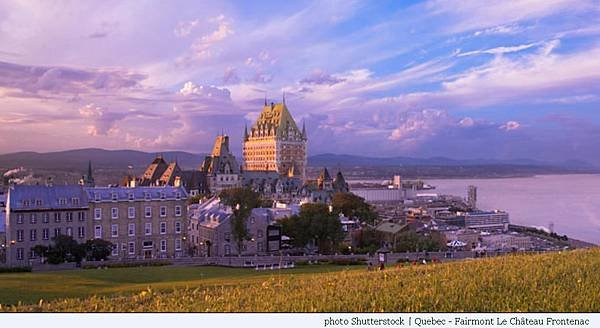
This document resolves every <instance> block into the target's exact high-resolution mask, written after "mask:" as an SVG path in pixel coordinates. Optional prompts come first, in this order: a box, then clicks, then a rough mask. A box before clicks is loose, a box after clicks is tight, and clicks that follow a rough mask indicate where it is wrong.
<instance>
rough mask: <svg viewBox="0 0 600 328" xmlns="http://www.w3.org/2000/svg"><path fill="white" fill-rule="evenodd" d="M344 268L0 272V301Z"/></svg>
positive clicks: (230, 282) (227, 282)
mask: <svg viewBox="0 0 600 328" xmlns="http://www.w3.org/2000/svg"><path fill="white" fill-rule="evenodd" d="M348 268H353V267H343V266H335V265H313V266H300V267H296V268H294V269H284V270H275V271H270V270H269V271H255V270H252V269H242V268H225V267H206V266H196V267H176V266H161V267H134V268H113V269H89V270H74V271H56V272H38V273H36V272H34V273H7V274H0V304H5V305H6V304H17V303H18V302H21V303H22V304H34V303H38V302H39V300H40V299H43V300H44V301H51V300H55V299H59V298H61V299H62V298H74V297H76V298H82V297H89V296H92V295H115V294H131V293H134V292H139V291H142V290H145V289H147V288H148V287H152V288H153V289H154V290H157V291H159V290H173V289H174V288H180V287H181V288H185V287H190V288H192V287H199V286H213V285H239V284H245V283H250V282H253V281H263V280H265V279H268V278H269V277H271V276H283V275H290V274H308V273H323V272H332V271H341V270H345V269H348ZM354 268H355V269H357V267H354ZM360 268H363V266H360Z"/></svg>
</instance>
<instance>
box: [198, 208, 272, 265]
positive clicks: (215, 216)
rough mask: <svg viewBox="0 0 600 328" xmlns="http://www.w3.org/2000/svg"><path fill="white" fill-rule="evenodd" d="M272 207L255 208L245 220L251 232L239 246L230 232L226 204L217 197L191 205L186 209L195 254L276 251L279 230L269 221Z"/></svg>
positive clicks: (231, 254)
mask: <svg viewBox="0 0 600 328" xmlns="http://www.w3.org/2000/svg"><path fill="white" fill-rule="evenodd" d="M272 210H273V209H269V208H255V209H253V210H252V212H251V214H250V216H249V217H248V219H247V221H246V228H247V229H248V233H249V234H250V236H251V239H250V240H247V241H245V242H244V243H243V246H242V250H241V251H239V250H238V246H237V244H236V242H235V240H234V238H233V236H232V233H231V217H232V215H233V211H232V210H231V208H230V207H228V206H225V205H223V204H221V202H220V200H219V199H218V198H217V197H213V198H211V199H209V200H207V201H206V202H204V203H202V204H199V205H198V206H195V207H194V208H193V209H191V210H190V211H191V212H190V216H189V217H190V227H191V229H190V232H189V235H190V237H191V239H192V240H194V241H196V246H197V253H196V255H198V256H233V255H238V254H240V253H241V255H268V254H273V253H276V252H278V251H279V249H280V247H281V231H280V228H279V227H276V226H274V225H272V223H273V222H274V219H275V218H274V216H273V214H272Z"/></svg>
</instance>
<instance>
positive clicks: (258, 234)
mask: <svg viewBox="0 0 600 328" xmlns="http://www.w3.org/2000/svg"><path fill="white" fill-rule="evenodd" d="M256 234H257V236H258V238H262V237H263V232H262V230H258V231H257V232H256Z"/></svg>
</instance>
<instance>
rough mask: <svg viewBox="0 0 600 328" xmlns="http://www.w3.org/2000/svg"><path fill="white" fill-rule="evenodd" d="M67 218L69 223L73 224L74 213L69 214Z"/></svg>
mask: <svg viewBox="0 0 600 328" xmlns="http://www.w3.org/2000/svg"><path fill="white" fill-rule="evenodd" d="M65 216H66V217H67V222H73V212H67V213H65Z"/></svg>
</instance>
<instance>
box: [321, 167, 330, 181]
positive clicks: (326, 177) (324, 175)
mask: <svg viewBox="0 0 600 328" xmlns="http://www.w3.org/2000/svg"><path fill="white" fill-rule="evenodd" d="M319 180H321V181H325V180H331V175H329V171H328V170H327V168H326V167H324V168H323V170H321V174H319Z"/></svg>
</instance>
